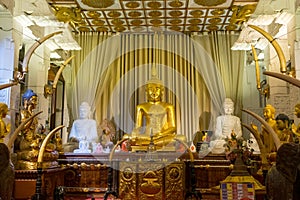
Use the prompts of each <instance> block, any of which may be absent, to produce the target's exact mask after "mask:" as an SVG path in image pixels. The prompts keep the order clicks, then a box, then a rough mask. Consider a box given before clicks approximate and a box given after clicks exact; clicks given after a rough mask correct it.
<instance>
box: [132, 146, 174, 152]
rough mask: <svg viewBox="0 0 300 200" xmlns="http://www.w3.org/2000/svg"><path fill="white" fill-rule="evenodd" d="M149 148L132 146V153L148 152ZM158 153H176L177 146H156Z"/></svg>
mask: <svg viewBox="0 0 300 200" xmlns="http://www.w3.org/2000/svg"><path fill="white" fill-rule="evenodd" d="M147 149H148V146H131V151H132V152H139V151H141V152H147ZM156 151H157V152H175V151H176V149H175V146H163V147H159V146H156Z"/></svg>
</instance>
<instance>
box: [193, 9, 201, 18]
mask: <svg viewBox="0 0 300 200" xmlns="http://www.w3.org/2000/svg"><path fill="white" fill-rule="evenodd" d="M190 15H192V16H193V17H195V18H196V17H201V16H202V15H204V11H202V10H193V11H191V12H190Z"/></svg>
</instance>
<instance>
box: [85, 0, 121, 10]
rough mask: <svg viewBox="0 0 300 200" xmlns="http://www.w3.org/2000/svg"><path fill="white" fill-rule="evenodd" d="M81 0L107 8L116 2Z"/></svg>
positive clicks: (90, 4) (97, 6)
mask: <svg viewBox="0 0 300 200" xmlns="http://www.w3.org/2000/svg"><path fill="white" fill-rule="evenodd" d="M81 2H82V3H83V4H85V5H87V6H90V7H93V8H107V7H110V6H112V5H114V3H115V1H114V0H81Z"/></svg>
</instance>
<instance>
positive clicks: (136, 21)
mask: <svg viewBox="0 0 300 200" xmlns="http://www.w3.org/2000/svg"><path fill="white" fill-rule="evenodd" d="M130 24H132V25H133V26H139V25H141V24H143V21H142V20H140V19H134V20H131V21H130Z"/></svg>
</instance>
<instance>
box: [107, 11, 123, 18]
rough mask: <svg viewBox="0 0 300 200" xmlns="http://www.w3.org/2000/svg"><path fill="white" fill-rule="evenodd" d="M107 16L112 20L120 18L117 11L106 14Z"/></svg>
mask: <svg viewBox="0 0 300 200" xmlns="http://www.w3.org/2000/svg"><path fill="white" fill-rule="evenodd" d="M107 16H109V17H112V18H116V17H120V16H121V13H120V12H118V11H115V10H113V11H111V12H109V13H107Z"/></svg>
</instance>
